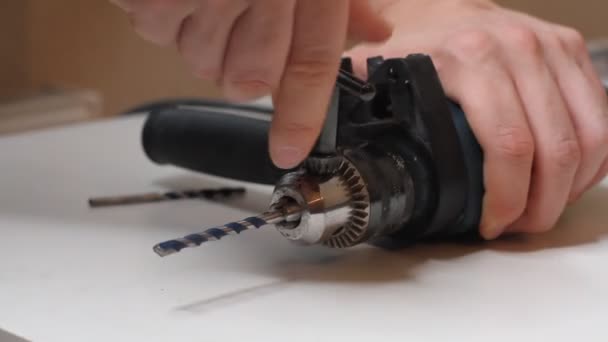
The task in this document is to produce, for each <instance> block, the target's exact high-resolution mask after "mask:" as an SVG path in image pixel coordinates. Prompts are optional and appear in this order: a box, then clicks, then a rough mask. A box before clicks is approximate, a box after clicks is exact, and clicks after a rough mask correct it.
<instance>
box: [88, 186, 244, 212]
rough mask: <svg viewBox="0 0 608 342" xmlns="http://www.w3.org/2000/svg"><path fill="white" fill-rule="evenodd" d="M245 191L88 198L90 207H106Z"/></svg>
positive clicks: (207, 196)
mask: <svg viewBox="0 0 608 342" xmlns="http://www.w3.org/2000/svg"><path fill="white" fill-rule="evenodd" d="M244 192H245V189H244V188H219V189H197V190H185V191H169V192H165V193H158V192H150V193H145V194H134V195H126V196H111V197H97V198H91V199H89V205H90V206H91V207H94V208H95V207H107V206H115V205H127V204H141V203H151V202H161V201H173V200H180V199H193V198H213V197H216V196H224V197H228V196H233V195H237V194H242V193H244Z"/></svg>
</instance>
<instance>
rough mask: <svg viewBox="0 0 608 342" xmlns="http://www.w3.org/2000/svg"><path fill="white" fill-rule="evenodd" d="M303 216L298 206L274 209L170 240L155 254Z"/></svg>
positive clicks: (195, 245) (156, 246)
mask: <svg viewBox="0 0 608 342" xmlns="http://www.w3.org/2000/svg"><path fill="white" fill-rule="evenodd" d="M300 216H301V208H300V207H298V206H295V205H294V206H289V207H284V208H283V209H274V210H271V211H267V212H265V213H262V214H260V215H258V216H252V217H248V218H245V219H243V220H241V221H237V222H230V223H227V224H225V225H223V226H218V227H213V228H209V229H207V230H205V231H203V232H200V233H196V234H190V235H187V236H184V237H183V238H180V239H174V240H168V241H165V242H161V243H159V244H157V245H155V246H154V248H153V249H154V252H156V254H158V255H159V256H161V257H164V256H167V255H170V254H174V253H177V252H179V251H181V250H182V249H184V248H188V247H198V246H200V245H201V244H203V243H204V242H207V241H215V240H220V239H221V238H223V237H224V236H226V235H235V234H240V233H241V232H242V231H244V230H247V229H250V228H256V229H257V228H260V227H263V226H266V225H270V224H277V223H280V222H294V221H298V220H299V219H300Z"/></svg>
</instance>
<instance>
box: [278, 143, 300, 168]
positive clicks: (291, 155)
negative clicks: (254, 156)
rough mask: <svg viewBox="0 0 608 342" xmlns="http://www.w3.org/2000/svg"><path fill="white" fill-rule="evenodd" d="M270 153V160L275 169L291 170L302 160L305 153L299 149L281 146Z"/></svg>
mask: <svg viewBox="0 0 608 342" xmlns="http://www.w3.org/2000/svg"><path fill="white" fill-rule="evenodd" d="M273 152H274V153H272V159H273V161H274V163H275V164H276V166H277V167H280V168H283V169H291V168H293V167H295V166H297V165H298V164H299V163H300V162H302V160H304V158H305V157H306V153H305V152H304V150H302V149H301V148H299V147H295V146H281V147H279V148H277V149H275V150H274V151H273Z"/></svg>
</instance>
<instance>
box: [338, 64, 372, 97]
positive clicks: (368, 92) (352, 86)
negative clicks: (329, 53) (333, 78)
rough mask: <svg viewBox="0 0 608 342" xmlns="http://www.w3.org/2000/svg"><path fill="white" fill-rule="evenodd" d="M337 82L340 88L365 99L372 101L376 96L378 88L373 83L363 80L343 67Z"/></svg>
mask: <svg viewBox="0 0 608 342" xmlns="http://www.w3.org/2000/svg"><path fill="white" fill-rule="evenodd" d="M337 84H338V86H339V87H340V89H343V90H345V91H347V92H349V93H351V94H352V95H355V96H357V97H359V98H360V99H361V100H363V101H370V100H371V99H373V98H374V97H375V96H376V88H375V87H374V86H373V85H372V84H370V83H367V82H365V81H362V80H360V79H358V78H357V77H355V76H354V75H352V74H350V73H348V72H346V71H344V70H342V69H340V71H339V72H338V80H337Z"/></svg>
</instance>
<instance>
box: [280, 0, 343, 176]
mask: <svg viewBox="0 0 608 342" xmlns="http://www.w3.org/2000/svg"><path fill="white" fill-rule="evenodd" d="M295 13H296V14H295V20H294V28H293V38H292V42H291V51H290V54H289V57H288V59H287V64H286V67H285V70H284V72H283V76H282V80H281V83H280V86H279V89H278V90H277V92H276V94H275V98H274V102H275V115H274V118H273V122H272V125H271V130H270V155H271V157H272V160H273V161H274V163H275V164H276V165H277V166H278V167H281V168H291V167H294V166H296V165H297V164H299V163H300V162H301V161H302V160H303V159H304V158H305V157H306V155H307V154H308V153H309V152H310V150H311V148H312V146H313V144H314V142H315V140H316V138H317V136H318V134H319V131H320V129H321V126H322V124H323V121H324V118H325V114H326V111H327V108H328V105H329V101H330V97H331V94H332V92H333V88H334V84H335V80H336V76H337V72H338V68H339V64H340V57H341V54H342V51H343V49H344V45H345V43H346V34H347V32H346V31H347V30H346V28H347V21H348V1H347V0H332V1H326V0H305V1H298V2H297V5H296V11H295ZM312 23H314V24H312Z"/></svg>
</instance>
